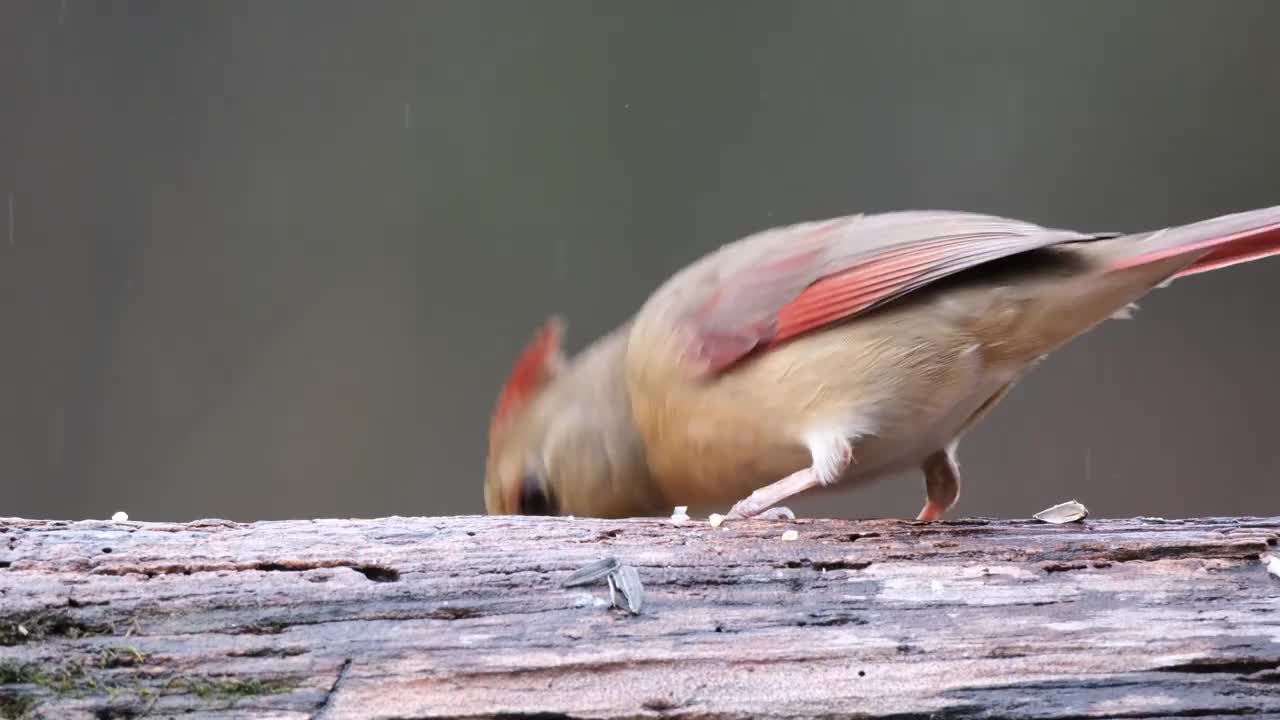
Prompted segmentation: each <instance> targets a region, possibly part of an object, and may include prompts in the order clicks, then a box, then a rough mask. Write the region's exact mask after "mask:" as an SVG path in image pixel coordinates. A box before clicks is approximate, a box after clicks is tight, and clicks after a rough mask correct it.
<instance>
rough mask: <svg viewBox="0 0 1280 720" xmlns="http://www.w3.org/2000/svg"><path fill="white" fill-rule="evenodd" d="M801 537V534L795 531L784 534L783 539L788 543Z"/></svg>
mask: <svg viewBox="0 0 1280 720" xmlns="http://www.w3.org/2000/svg"><path fill="white" fill-rule="evenodd" d="M799 537H800V533H798V532H796V531H795V530H788V531H786V532H784V533H782V539H783V540H784V541H786V542H791V541H792V540H795V539H797V538H799Z"/></svg>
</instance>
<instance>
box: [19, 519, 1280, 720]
mask: <svg viewBox="0 0 1280 720" xmlns="http://www.w3.org/2000/svg"><path fill="white" fill-rule="evenodd" d="M786 529H795V530H797V531H798V532H799V539H797V540H794V541H783V540H782V539H781V535H782V533H783V531H784V530H786ZM1278 537H1280V518H1267V519H1241V518H1235V519H1199V520H1184V521H1172V522H1170V521H1158V520H1142V519H1138V520H1123V521H1097V520H1089V521H1086V522H1085V523H1083V524H1073V525H1063V526H1054V525H1046V524H1041V523H1035V522H1030V521H1028V522H1008V521H984V520H964V521H954V522H948V523H934V524H923V523H913V522H898V521H866V522H846V521H822V520H800V521H798V522H785V521H776V522H746V523H734V524H726V525H725V526H722V527H720V528H712V527H710V526H709V525H708V524H707V523H706V521H705V520H702V521H699V520H696V519H695V520H691V521H689V522H688V523H687V524H685V525H682V526H673V525H672V524H671V523H669V522H666V521H661V520H630V521H595V520H582V519H577V520H574V519H548V518H539V519H535V518H525V519H515V518H477V517H461V518H416V519H407V518H389V519H381V520H372V521H346V520H317V521H298V522H264V523H257V524H235V523H229V522H224V521H204V522H196V523H190V524H147V523H137V522H101V521H87V522H76V523H65V522H42V521H28V520H0V717H24V716H25V717H32V718H59V719H62V718H66V719H75V718H94V719H98V720H100V719H103V718H129V717H157V718H167V717H183V718H282V719H283V718H289V719H293V718H444V717H451V718H473V717H505V718H547V719H549V718H579V717H581V718H623V717H627V718H630V717H680V718H693V717H698V718H704V717H716V718H730V717H731V718H783V717H786V718H812V717H822V718H828V717H873V718H897V719H899V720H905V719H907V718H983V717H991V718H1007V717H1020V718H1057V719H1059V720H1062V719H1065V718H1095V717H1096V718H1104V717H1105V718H1115V717H1125V718H1155V717H1186V716H1197V717H1198V716H1214V717H1218V716H1223V717H1226V716H1231V717H1234V716H1252V717H1278V718H1280V578H1277V577H1274V576H1272V575H1271V574H1269V573H1268V571H1267V568H1266V559H1267V558H1268V557H1269V556H1270V555H1271V554H1272V553H1276V554H1280V549H1278V548H1276V544H1277V538H1278ZM605 555H613V556H616V557H617V558H619V559H620V560H621V561H622V562H624V563H627V564H629V565H631V566H633V567H635V568H637V569H638V570H639V574H640V578H641V580H642V581H643V583H644V584H645V586H646V591H647V597H646V601H645V605H644V607H643V609H642V611H641V613H640V615H638V616H633V615H629V614H627V613H625V612H623V611H620V610H611V609H609V608H607V607H602V606H601V600H602V599H603V598H607V596H608V591H607V588H606V586H605V585H604V584H603V582H602V583H600V584H598V585H594V586H589V587H585V588H584V587H578V588H562V587H561V586H560V583H561V582H562V581H563V579H564V578H565V577H567V576H568V575H569V574H570V573H571V572H572V571H574V570H576V569H577V568H579V567H580V566H583V565H586V564H587V563H589V562H591V561H593V560H597V559H599V558H601V557H603V556H605Z"/></svg>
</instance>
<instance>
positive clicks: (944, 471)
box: [916, 381, 1013, 522]
mask: <svg viewBox="0 0 1280 720" xmlns="http://www.w3.org/2000/svg"><path fill="white" fill-rule="evenodd" d="M1012 389H1013V381H1010V382H1008V383H1005V384H1004V385H1003V386H1002V387H1001V388H1000V389H999V390H997V391H996V392H995V394H994V395H992V396H991V397H989V398H987V401H986V402H984V403H982V405H981V406H980V407H979V408H978V409H977V410H975V411H974V413H973V415H970V416H969V419H968V420H967V421H966V422H965V424H964V426H963V427H962V428H960V433H959V434H957V435H956V439H954V440H952V441H951V444H950V445H948V446H947V447H945V448H943V449H942V450H939V451H937V452H935V453H933V454H932V455H930V456H928V457H926V458H925V459H924V462H922V463H921V464H920V470H921V472H923V473H924V485H925V493H926V497H925V504H924V509H923V510H921V511H920V514H919V515H917V516H916V519H917V520H924V521H927V522H932V521H934V520H941V519H942V516H943V515H945V514H946V512H947V511H948V510H950V509H951V508H952V507H955V504H956V500H957V499H959V497H960V468H959V467H957V466H956V445H957V444H959V442H960V440H959V437H960V435H962V434H964V432H965V431H966V430H968V429H969V428H971V427H973V426H974V425H977V424H978V423H979V422H981V421H982V419H983V418H985V417H986V416H987V415H990V414H991V411H992V410H994V409H995V407H996V406H997V405H999V404H1000V401H1001V400H1004V399H1005V398H1006V397H1008V395H1009V391H1010V390H1012Z"/></svg>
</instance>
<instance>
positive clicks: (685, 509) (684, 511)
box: [671, 505, 689, 525]
mask: <svg viewBox="0 0 1280 720" xmlns="http://www.w3.org/2000/svg"><path fill="white" fill-rule="evenodd" d="M671 522H672V523H673V524H675V525H683V524H685V523H686V522H689V506H688V505H677V506H676V509H675V511H674V512H672V513H671Z"/></svg>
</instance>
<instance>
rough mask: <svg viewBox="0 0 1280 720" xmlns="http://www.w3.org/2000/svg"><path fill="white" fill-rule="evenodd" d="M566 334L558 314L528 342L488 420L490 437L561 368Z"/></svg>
mask: <svg viewBox="0 0 1280 720" xmlns="http://www.w3.org/2000/svg"><path fill="white" fill-rule="evenodd" d="M563 337H564V321H563V320H561V319H560V317H558V316H552V317H550V318H547V321H546V322H545V323H543V325H542V327H541V328H539V329H538V332H537V333H536V334H535V335H534V337H533V339H532V340H530V341H529V344H528V345H526V346H525V347H524V349H523V350H521V351H520V356H519V357H518V358H517V359H516V364H515V366H514V367H513V368H512V369H511V375H510V377H508V378H507V382H506V384H505V385H503V387H502V392H501V393H500V394H499V395H498V402H497V405H496V406H495V407H494V410H493V417H492V419H491V420H490V421H489V440H490V442H491V443H492V442H493V440H494V436H495V435H496V434H497V433H498V431H499V429H500V428H501V427H502V426H503V425H504V422H505V421H506V420H507V419H508V418H510V416H511V415H512V413H514V412H515V411H516V410H518V409H519V408H521V407H523V406H524V405H525V403H527V402H529V400H530V399H531V398H532V397H533V396H534V395H536V394H537V393H538V391H539V390H541V389H542V387H543V386H544V385H546V384H547V382H548V381H549V380H551V378H552V377H553V376H554V375H555V373H556V372H557V371H558V369H559V363H560V359H561V355H560V341H561V339H562V338H563Z"/></svg>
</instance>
